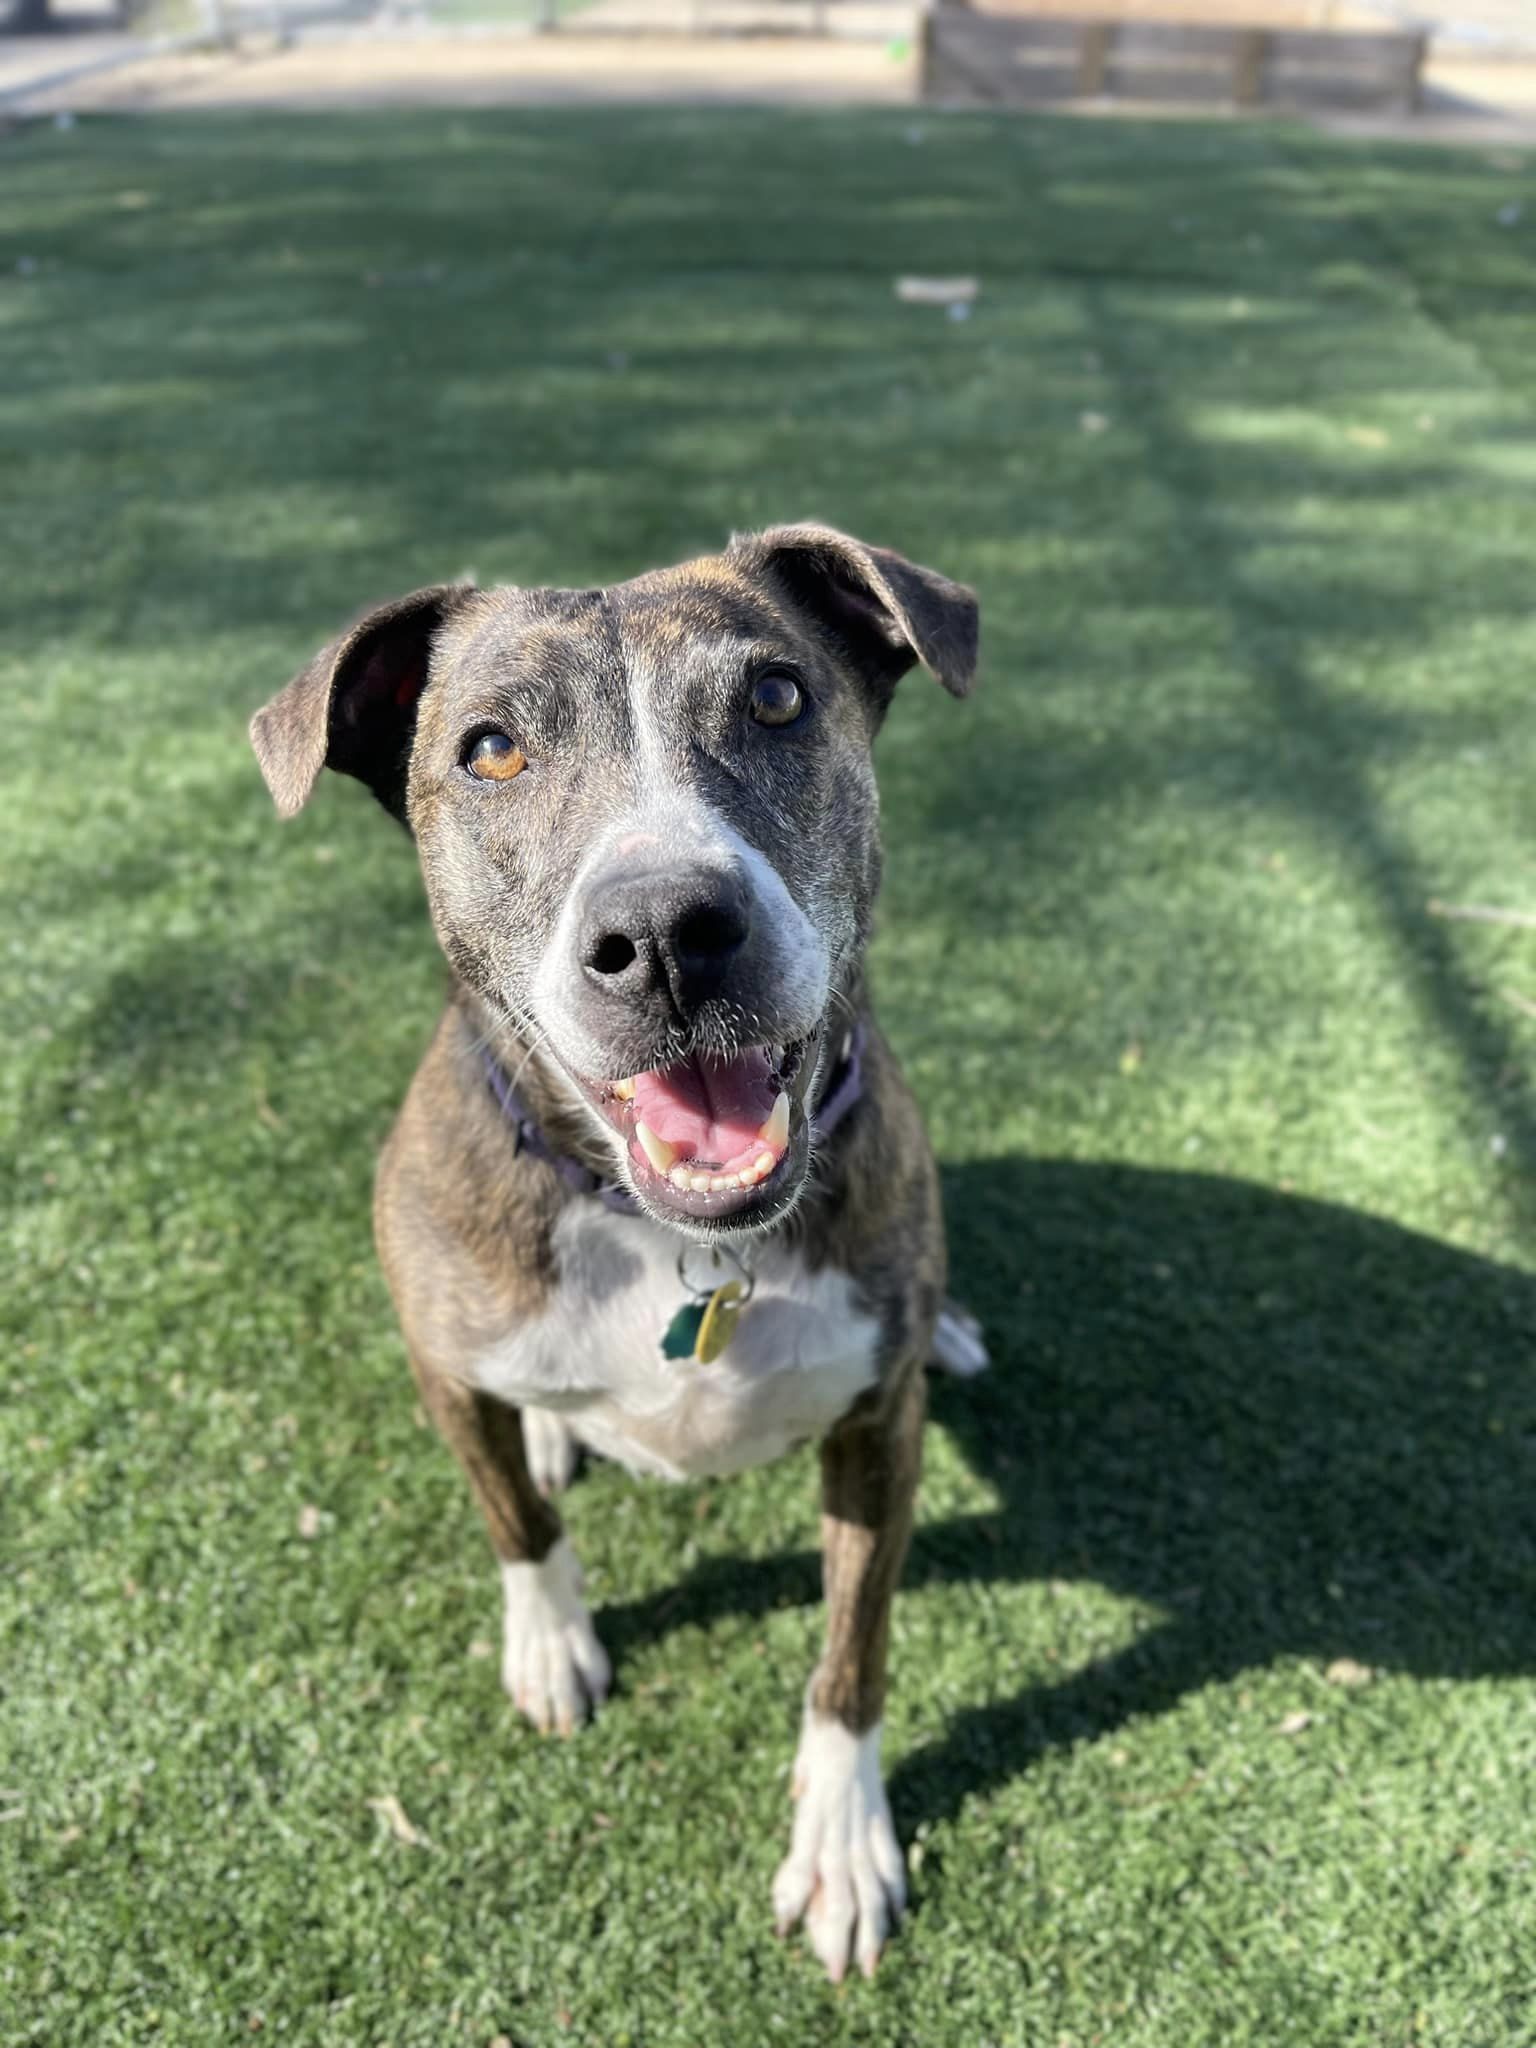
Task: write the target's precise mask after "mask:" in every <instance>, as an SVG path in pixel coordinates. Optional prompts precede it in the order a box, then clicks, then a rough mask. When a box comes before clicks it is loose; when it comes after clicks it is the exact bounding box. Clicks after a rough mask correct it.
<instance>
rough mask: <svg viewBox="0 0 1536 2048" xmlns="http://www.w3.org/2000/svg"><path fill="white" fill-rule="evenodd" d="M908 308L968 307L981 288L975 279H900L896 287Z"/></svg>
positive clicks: (896, 291)
mask: <svg viewBox="0 0 1536 2048" xmlns="http://www.w3.org/2000/svg"><path fill="white" fill-rule="evenodd" d="M894 290H895V293H896V296H897V298H898V299H900V300H901V302H902V304H903V305H906V306H957V305H967V304H969V302H970V301H971V300H972V299H974V298H975V296H976V294H977V292H979V291H980V290H981V286H980V285H979V284H978V283H977V282H976V280H975V278H974V277H898V278H897V280H896V283H895V286H894Z"/></svg>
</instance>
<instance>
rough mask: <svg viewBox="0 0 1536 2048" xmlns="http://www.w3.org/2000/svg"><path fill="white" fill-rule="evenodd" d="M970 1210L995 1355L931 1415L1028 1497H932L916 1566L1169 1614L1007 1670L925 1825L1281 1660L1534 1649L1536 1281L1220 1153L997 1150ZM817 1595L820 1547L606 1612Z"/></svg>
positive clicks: (741, 1605) (952, 1754)
mask: <svg viewBox="0 0 1536 2048" xmlns="http://www.w3.org/2000/svg"><path fill="white" fill-rule="evenodd" d="M946 1203H947V1209H948V1214H949V1218H950V1236H951V1245H952V1262H953V1277H954V1286H955V1291H956V1293H957V1294H958V1295H959V1296H960V1297H961V1298H962V1299H964V1300H966V1301H967V1302H968V1303H969V1304H970V1306H971V1307H973V1308H974V1309H975V1310H976V1312H977V1313H978V1314H979V1315H980V1317H981V1319H982V1321H983V1323H984V1324H985V1326H986V1330H987V1335H988V1340H989V1342H990V1344H991V1347H992V1351H993V1360H994V1363H993V1366H992V1369H991V1371H990V1372H989V1373H988V1374H987V1375H986V1376H984V1377H983V1378H981V1379H979V1380H972V1381H955V1380H948V1379H942V1378H940V1379H936V1380H935V1382H934V1386H933V1413H934V1417H935V1419H936V1421H937V1422H938V1423H939V1424H940V1425H941V1427H943V1428H944V1429H947V1430H948V1431H950V1432H951V1433H952V1434H953V1436H954V1438H955V1439H956V1440H957V1441H958V1443H959V1446H960V1448H961V1449H962V1451H963V1453H964V1455H965V1457H966V1458H967V1460H968V1462H969V1463H970V1464H971V1466H972V1468H973V1469H974V1470H975V1472H976V1473H977V1474H978V1475H980V1476H981V1477H983V1478H984V1479H985V1480H987V1481H988V1482H989V1483H990V1486H991V1487H992V1489H994V1490H995V1494H996V1497H997V1500H998V1502H999V1506H998V1508H997V1510H996V1512H993V1513H981V1514H975V1515H970V1516H963V1517H958V1518H951V1519H948V1520H938V1521H927V1522H924V1523H923V1525H922V1526H921V1527H920V1528H919V1530H918V1533H917V1536H916V1538H915V1540H914V1543H913V1549H912V1556H911V1559H910V1562H909V1564H908V1568H907V1573H906V1579H905V1583H906V1585H907V1586H909V1587H911V1586H923V1585H931V1584H933V1583H935V1582H940V1583H953V1582H960V1581H966V1580H987V1581H1010V1582H1020V1581H1028V1582H1036V1583H1042V1584H1044V1583H1050V1582H1059V1581H1062V1580H1068V1581H1070V1580H1073V1579H1090V1580H1092V1581H1094V1582H1095V1583H1098V1584H1101V1585H1104V1586H1106V1587H1108V1588H1110V1589H1112V1590H1113V1591H1115V1592H1117V1593H1121V1594H1124V1595H1128V1596H1131V1597H1133V1598H1134V1599H1135V1600H1136V1601H1137V1602H1138V1603H1142V1604H1143V1606H1144V1608H1145V1609H1146V1610H1149V1611H1150V1613H1151V1615H1152V1616H1153V1617H1154V1618H1153V1619H1152V1620H1151V1622H1150V1624H1149V1625H1148V1626H1147V1627H1146V1628H1145V1629H1144V1630H1142V1631H1141V1632H1139V1633H1137V1634H1135V1635H1134V1637H1133V1639H1132V1640H1131V1641H1130V1643H1129V1645H1128V1646H1127V1647H1125V1648H1122V1649H1121V1650H1119V1651H1117V1652H1116V1653H1114V1654H1112V1655H1110V1656H1108V1657H1104V1658H1101V1659H1099V1660H1097V1661H1094V1662H1091V1663H1088V1664H1086V1665H1083V1666H1082V1667H1081V1668H1078V1669H1076V1670H1075V1671H1070V1672H1069V1674H1068V1675H1066V1676H1065V1677H1062V1678H1060V1679H1056V1678H1054V1677H1053V1676H1051V1675H1048V1674H1043V1673H1042V1672H1041V1670H1040V1668H1039V1666H1038V1663H1033V1664H1032V1666H1031V1668H1030V1669H1029V1675H1028V1676H1025V1677H1024V1678H1023V1682H1022V1683H1019V1684H1015V1683H1013V1682H1012V1674H1010V1673H1008V1672H1007V1671H1006V1669H1004V1670H1001V1671H999V1672H998V1673H997V1674H996V1685H995V1688H994V1696H993V1697H992V1698H991V1699H990V1700H988V1701H987V1702H985V1703H983V1704H978V1705H975V1706H972V1707H970V1708H967V1709H965V1710H963V1711H962V1712H961V1713H959V1714H958V1715H957V1716H956V1717H955V1718H954V1720H953V1721H952V1722H951V1723H950V1724H949V1726H948V1728H947V1729H946V1731H945V1732H944V1733H943V1735H942V1736H941V1737H940V1738H939V1739H938V1740H936V1741H934V1742H932V1743H929V1744H927V1745H926V1746H923V1747H920V1748H919V1749H917V1750H916V1751H914V1752H912V1753H910V1754H909V1755H908V1756H907V1757H906V1758H905V1759H904V1760H903V1761H902V1762H901V1763H900V1764H899V1765H898V1767H897V1770H896V1772H895V1775H894V1778H893V1782H892V1796H893V1799H894V1801H895V1803H896V1805H897V1808H898V1813H899V1815H900V1816H901V1818H902V1819H903V1820H904V1821H906V1822H907V1823H909V1824H910V1823H911V1822H914V1821H916V1820H917V1819H919V1818H926V1817H934V1816H938V1815H944V1814H950V1813H953V1812H954V1811H955V1810H956V1808H957V1807H958V1806H959V1804H960V1802H961V1801H962V1800H963V1799H964V1798H965V1797H966V1795H967V1794H969V1793H973V1792H977V1791H982V1790H985V1789H986V1788H988V1787H990V1786H994V1785H997V1784H999V1783H1001V1782H1003V1781H1005V1780H1007V1779H1009V1778H1011V1777H1013V1776H1014V1775H1015V1774H1017V1773H1018V1772H1020V1771H1022V1770H1024V1769H1025V1768H1026V1767H1027V1766H1028V1765H1029V1763H1030V1761H1031V1760H1032V1759H1033V1758H1034V1757H1036V1756H1038V1755H1039V1754H1040V1753H1041V1752H1042V1751H1043V1750H1045V1749H1047V1748H1049V1747H1050V1746H1052V1745H1054V1744H1060V1743H1067V1742H1074V1741H1078V1740H1081V1739H1083V1738H1084V1737H1089V1738H1091V1737H1093V1736H1096V1735H1101V1734H1104V1733H1106V1732H1108V1731H1110V1730H1112V1729H1114V1728H1116V1727H1118V1726H1119V1725H1120V1724H1122V1723H1123V1722H1124V1721H1126V1720H1127V1719H1129V1718H1130V1717H1132V1716H1135V1715H1140V1714H1147V1713H1156V1712H1159V1711H1161V1710H1163V1709H1165V1708H1167V1707H1170V1706H1172V1705H1173V1704H1174V1703H1176V1702H1177V1701H1178V1700H1179V1699H1180V1698H1181V1697H1182V1696H1184V1695H1185V1694H1187V1693H1189V1692H1191V1691H1192V1690H1194V1689H1196V1688H1198V1687H1200V1686H1202V1685H1205V1684H1207V1683H1209V1682H1211V1681H1212V1680H1219V1679H1223V1678H1227V1677H1230V1676H1232V1675H1233V1674H1235V1673H1236V1672H1239V1671H1241V1670H1244V1669H1248V1668H1254V1667H1259V1666H1262V1665H1265V1664H1268V1663H1270V1662H1271V1661H1272V1660H1274V1659H1275V1658H1276V1657H1279V1656H1290V1655H1306V1656H1309V1657H1315V1658H1317V1659H1319V1660H1325V1661H1329V1660H1332V1659H1335V1658H1339V1657H1349V1658H1351V1659H1352V1660H1354V1661H1355V1662H1356V1663H1358V1664H1360V1665H1363V1666H1366V1667H1369V1668H1371V1669H1373V1670H1375V1669H1380V1670H1401V1671H1409V1672H1414V1673H1418V1674H1423V1675H1441V1676H1488V1675H1497V1674H1503V1673H1510V1672H1516V1671H1536V1484H1533V1482H1536V1280H1533V1279H1532V1278H1531V1277H1530V1276H1529V1275H1527V1274H1525V1273H1522V1272H1520V1271H1517V1270H1514V1269H1512V1268H1508V1267H1504V1266H1500V1265H1496V1264H1493V1263H1491V1262H1489V1261H1488V1260H1485V1259H1481V1258H1477V1257H1474V1256H1472V1255H1470V1254H1468V1253H1465V1252H1460V1251H1457V1250H1454V1249H1452V1248H1451V1247H1449V1246H1447V1245H1444V1244H1441V1243H1439V1242H1437V1241H1436V1240H1434V1239H1432V1238H1428V1237H1422V1236H1418V1235H1416V1234H1414V1233H1413V1232H1410V1231H1407V1230H1403V1229H1401V1228H1399V1227H1398V1226H1396V1225H1394V1224H1391V1223H1385V1222H1381V1221H1379V1220H1376V1219H1374V1218H1371V1217H1368V1216H1363V1215H1360V1214H1357V1213H1355V1212H1353V1211H1350V1210H1347V1209H1341V1208H1334V1207H1331V1206H1328V1205H1326V1204H1324V1203H1320V1202H1314V1201H1308V1200H1304V1199H1302V1198H1300V1197H1296V1196H1290V1195H1284V1194H1278V1193H1275V1192H1272V1191H1270V1190H1268V1189H1265V1188H1260V1187H1255V1186H1251V1185H1249V1184H1246V1183H1244V1182H1240V1181H1233V1180H1225V1179H1220V1178H1215V1177H1212V1176H1208V1175H1203V1174H1193V1173H1191V1174H1182V1173H1167V1172H1150V1171H1143V1170H1139V1169H1135V1168H1128V1167H1113V1166H1090V1165H1078V1164H1067V1163H1044V1162H1039V1161H1030V1160H1023V1159H1003V1160H993V1161H984V1162H975V1163H971V1164H967V1165H962V1166H957V1167H954V1168H952V1169H950V1170H949V1171H948V1172H947V1173H946ZM817 1592H818V1564H817V1560H816V1558H815V1557H814V1555H813V1554H811V1553H809V1552H804V1551H802V1552H799V1553H796V1554H794V1555H791V1556H788V1557H783V1558H776V1559H771V1560H760V1561H755V1562H751V1563H740V1562H735V1561H732V1560H730V1559H727V1558H719V1559H710V1560H706V1561H705V1562H703V1563H702V1564H701V1565H700V1566H699V1568H698V1569H697V1570H696V1571H695V1572H694V1573H693V1574H692V1575H691V1576H690V1577H689V1578H688V1579H687V1580H686V1581H685V1582H684V1583H683V1584H682V1585H680V1586H679V1587H677V1588H675V1589H674V1590H673V1591H671V1592H669V1593H667V1594H664V1595H660V1596H658V1597H657V1598H655V1599H653V1600H647V1601H641V1602H635V1603H633V1604H631V1605H629V1606H625V1607H620V1608H618V1609H617V1610H614V1609H610V1610H608V1611H607V1613H606V1614H605V1617H604V1626H605V1632H606V1633H609V1634H611V1635H612V1636H613V1638H614V1640H615V1643H616V1646H617V1647H619V1648H620V1649H621V1650H622V1647H623V1644H624V1641H625V1640H626V1639H628V1640H636V1639H640V1638H644V1637H647V1636H651V1635H654V1634H656V1633H661V1632H664V1631H666V1630H667V1629H669V1628H672V1627H677V1626H680V1625H682V1624H684V1623H696V1624H703V1623H707V1622H708V1621H709V1620H710V1619H711V1618H713V1617H714V1616H716V1615H720V1614H725V1613H732V1614H742V1613H753V1612H761V1611H765V1610H767V1609H769V1608H773V1607H778V1606H783V1605H788V1604H798V1603H800V1602H809V1601H812V1600H814V1599H815V1598H816V1597H817ZM1021 1675H1022V1674H1021ZM895 1680H896V1683H897V1684H898V1685H899V1683H900V1671H899V1669H898V1670H897V1672H896V1674H895Z"/></svg>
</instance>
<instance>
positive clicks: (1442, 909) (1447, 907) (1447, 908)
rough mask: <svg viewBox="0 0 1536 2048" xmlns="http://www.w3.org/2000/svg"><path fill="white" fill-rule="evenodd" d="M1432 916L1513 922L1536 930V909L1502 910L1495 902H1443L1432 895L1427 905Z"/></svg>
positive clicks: (1503, 922)
mask: <svg viewBox="0 0 1536 2048" xmlns="http://www.w3.org/2000/svg"><path fill="white" fill-rule="evenodd" d="M1425 908H1426V909H1427V910H1428V912H1429V914H1430V916H1431V917H1450V918H1459V919H1460V920H1461V921H1462V922H1463V923H1464V924H1512V925H1517V926H1518V927H1519V928H1520V930H1521V931H1526V932H1536V910H1501V909H1500V908H1499V907H1498V906H1497V904H1493V903H1442V902H1441V901H1440V900H1439V898H1438V897H1435V896H1431V897H1430V899H1429V902H1428V903H1427V904H1426V905H1425Z"/></svg>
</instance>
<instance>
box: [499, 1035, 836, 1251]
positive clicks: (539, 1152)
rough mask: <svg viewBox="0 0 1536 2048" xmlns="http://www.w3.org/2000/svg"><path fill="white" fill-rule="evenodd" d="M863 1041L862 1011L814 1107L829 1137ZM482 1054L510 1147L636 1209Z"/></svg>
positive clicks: (603, 1198) (613, 1204) (610, 1202)
mask: <svg viewBox="0 0 1536 2048" xmlns="http://www.w3.org/2000/svg"><path fill="white" fill-rule="evenodd" d="M864 1042H865V1030H864V1020H863V1018H862V1017H861V1018H860V1019H859V1021H858V1022H857V1023H856V1024H855V1025H854V1027H853V1029H852V1030H851V1031H850V1032H849V1033H848V1036H847V1037H846V1038H845V1039H844V1040H843V1051H842V1057H841V1058H840V1059H839V1060H838V1063H837V1065H836V1066H835V1067H834V1068H833V1069H832V1073H831V1075H830V1077H829V1079H828V1081H827V1087H826V1092H825V1094H823V1096H822V1098H821V1106H820V1107H819V1108H818V1109H817V1111H816V1118H815V1121H816V1134H817V1136H818V1137H821V1138H830V1137H831V1135H832V1133H833V1132H834V1131H835V1130H836V1129H837V1127H838V1125H839V1124H840V1123H841V1122H842V1120H843V1118H844V1117H845V1116H846V1115H847V1114H848V1112H849V1110H850V1109H852V1108H853V1106H854V1104H855V1103H856V1102H857V1101H858V1099H859V1097H860V1096H861V1095H862V1094H863V1093H864ZM484 1057H485V1078H486V1080H487V1081H488V1082H489V1083H490V1089H491V1093H492V1095H494V1096H495V1098H496V1101H497V1103H498V1104H499V1105H500V1108H501V1113H502V1115H503V1116H504V1117H505V1118H506V1120H507V1122H508V1123H509V1124H510V1125H511V1126H512V1150H513V1152H514V1153H523V1152H526V1153H527V1154H528V1155H529V1157H530V1158H532V1159H542V1160H543V1161H544V1162H545V1164H546V1165H548V1166H552V1167H553V1168H554V1169H555V1171H556V1173H558V1174H559V1176H560V1178H561V1179H562V1180H563V1181H564V1182H565V1184H566V1186H567V1187H568V1188H569V1189H570V1191H571V1193H572V1194H573V1195H596V1196H597V1198H598V1200H599V1201H600V1202H601V1203H602V1204H603V1205H604V1207H605V1208H608V1209H617V1210H618V1211H619V1212H620V1213H621V1214H622V1215H626V1216H635V1215H638V1214H639V1211H640V1204H639V1203H638V1202H637V1201H636V1200H635V1198H634V1196H633V1195H632V1194H631V1193H630V1192H629V1190H628V1189H627V1188H622V1187H620V1186H619V1185H618V1183H617V1182H616V1181H611V1180H605V1179H604V1178H603V1176H602V1175H601V1174H600V1173H597V1172H595V1171H594V1170H593V1168H591V1167H590V1166H584V1165H583V1164H582V1162H581V1161H580V1160H579V1159H575V1158H573V1157H572V1156H571V1154H570V1153H569V1152H557V1151H556V1150H555V1148H554V1147H553V1145H551V1144H550V1142H549V1140H548V1138H546V1137H545V1135H544V1132H543V1129H542V1127H541V1126H540V1125H539V1123H538V1122H537V1121H536V1119H535V1118H533V1117H531V1116H530V1115H529V1114H528V1111H527V1109H526V1108H525V1107H524V1104H523V1101H522V1098H521V1096H520V1095H519V1094H518V1093H517V1090H516V1089H515V1088H514V1087H513V1086H512V1083H511V1082H510V1081H509V1080H508V1079H507V1076H506V1071H505V1069H504V1068H503V1066H502V1064H501V1062H500V1061H499V1060H498V1059H497V1058H496V1057H495V1055H494V1054H493V1053H491V1052H490V1051H487V1052H486V1053H485V1056H484Z"/></svg>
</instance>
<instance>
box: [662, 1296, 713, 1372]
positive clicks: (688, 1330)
mask: <svg viewBox="0 0 1536 2048" xmlns="http://www.w3.org/2000/svg"><path fill="white" fill-rule="evenodd" d="M711 1298H712V1297H711ZM708 1307H709V1300H704V1301H685V1302H684V1303H683V1305H682V1307H681V1308H680V1309H679V1310H678V1312H677V1314H676V1315H675V1316H674V1317H673V1318H672V1320H671V1322H670V1323H668V1325H667V1327H666V1329H665V1330H663V1332H662V1335H661V1355H662V1357H663V1358H692V1357H693V1355H694V1352H695V1349H696V1348H697V1346H698V1341H699V1330H700V1328H701V1326H702V1325H703V1322H704V1311H705V1309H707V1308H708Z"/></svg>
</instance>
